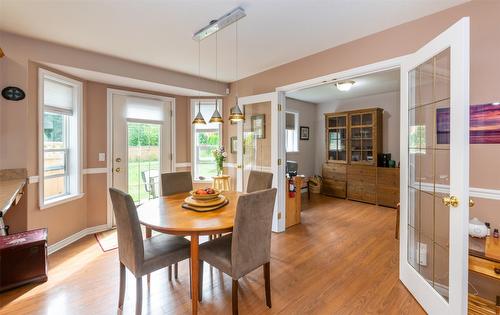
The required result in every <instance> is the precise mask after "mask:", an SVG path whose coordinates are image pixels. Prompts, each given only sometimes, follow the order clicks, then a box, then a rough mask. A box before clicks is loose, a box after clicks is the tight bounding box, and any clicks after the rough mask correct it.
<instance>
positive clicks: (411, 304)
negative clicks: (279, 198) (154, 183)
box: [0, 195, 425, 315]
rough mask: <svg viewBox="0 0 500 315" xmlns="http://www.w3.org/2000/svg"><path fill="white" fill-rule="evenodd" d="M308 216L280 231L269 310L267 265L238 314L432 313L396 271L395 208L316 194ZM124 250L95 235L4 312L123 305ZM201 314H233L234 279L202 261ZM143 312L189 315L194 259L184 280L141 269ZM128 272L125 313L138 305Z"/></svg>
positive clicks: (246, 291) (242, 291) (244, 284)
mask: <svg viewBox="0 0 500 315" xmlns="http://www.w3.org/2000/svg"><path fill="white" fill-rule="evenodd" d="M303 201H304V204H303V212H302V224H301V225H297V226H294V227H291V228H289V229H288V230H287V232H285V233H281V234H273V240H272V260H271V288H272V306H273V307H272V309H268V308H267V306H266V300H265V291H264V277H263V273H262V268H259V269H257V270H256V271H254V272H252V273H250V274H249V275H248V276H246V277H244V278H243V279H241V280H240V281H239V282H240V288H239V311H240V314H287V315H288V314H375V313H380V314H412V315H413V314H425V312H424V311H423V310H422V308H421V307H420V306H419V305H418V303H417V302H416V301H415V299H414V298H413V297H412V296H411V295H410V293H409V292H408V291H407V290H406V288H405V287H404V286H403V285H402V284H401V282H400V281H399V279H398V241H397V240H395V239H394V224H395V216H396V210H395V209H390V208H384V207H377V206H373V205H368V204H364V203H358V202H352V201H347V200H342V199H335V198H330V197H325V196H320V195H313V200H311V201H310V202H308V201H307V198H303ZM117 254H118V252H117V250H113V251H109V252H102V250H101V248H100V247H99V245H98V244H97V242H96V240H95V237H94V236H89V237H86V238H84V239H81V240H80V241H78V242H76V243H74V244H72V245H70V246H68V247H67V248H64V249H62V250H60V251H59V252H57V253H55V254H53V255H51V256H50V257H49V264H50V265H49V281H48V282H46V283H44V284H41V285H29V286H25V287H22V288H19V289H16V290H12V291H9V292H5V293H3V294H0V314H72V315H76V314H116V311H117V303H118V289H119V277H118V276H119V269H120V268H119V263H118V258H117ZM204 274H205V278H204V285H203V302H201V304H200V307H199V314H230V313H231V279H230V278H229V277H227V276H225V275H222V274H221V273H220V272H219V271H217V270H216V269H212V268H210V267H209V266H208V265H205V273H204ZM143 281H144V284H143V285H144V289H143V314H190V311H191V301H190V298H189V275H188V266H187V261H185V262H182V263H181V264H180V265H179V279H178V280H173V281H172V282H169V281H168V279H167V272H166V269H164V270H160V271H158V272H156V273H153V274H152V275H151V283H150V284H149V286H148V285H147V283H146V277H144V280H143ZM134 306H135V281H134V278H133V277H132V275H131V274H130V273H129V272H128V271H127V289H126V295H125V304H124V314H134Z"/></svg>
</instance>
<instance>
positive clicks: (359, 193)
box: [321, 163, 399, 208]
mask: <svg viewBox="0 0 500 315" xmlns="http://www.w3.org/2000/svg"><path fill="white" fill-rule="evenodd" d="M321 190H322V193H323V194H325V195H328V196H332V197H337V198H347V199H350V200H356V201H362V202H367V203H372V204H377V205H380V206H385V207H391V208H396V205H397V204H398V202H399V168H387V167H375V166H370V165H347V164H338V163H324V164H323V185H322V188H321Z"/></svg>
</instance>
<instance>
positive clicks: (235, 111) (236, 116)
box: [229, 22, 245, 122]
mask: <svg viewBox="0 0 500 315" xmlns="http://www.w3.org/2000/svg"><path fill="white" fill-rule="evenodd" d="M235 27H236V31H235V37H236V40H235V42H236V49H235V51H236V58H235V59H236V67H235V68H236V78H235V85H236V88H235V91H236V96H235V104H234V107H232V108H231V110H230V112H229V120H230V121H231V122H237V121H244V120H245V115H244V114H243V112H242V111H241V109H240V106H239V105H238V89H237V86H238V83H237V82H238V22H236V26H235Z"/></svg>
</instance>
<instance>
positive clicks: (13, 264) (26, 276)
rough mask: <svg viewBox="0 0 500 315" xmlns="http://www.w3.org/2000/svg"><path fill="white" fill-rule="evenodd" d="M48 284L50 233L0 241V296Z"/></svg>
mask: <svg viewBox="0 0 500 315" xmlns="http://www.w3.org/2000/svg"><path fill="white" fill-rule="evenodd" d="M43 281H47V229H37V230H31V231H26V232H21V233H15V234H10V235H7V236H1V237H0V292H2V291H5V290H9V289H12V288H15V287H18V286H21V285H24V284H27V283H30V282H43Z"/></svg>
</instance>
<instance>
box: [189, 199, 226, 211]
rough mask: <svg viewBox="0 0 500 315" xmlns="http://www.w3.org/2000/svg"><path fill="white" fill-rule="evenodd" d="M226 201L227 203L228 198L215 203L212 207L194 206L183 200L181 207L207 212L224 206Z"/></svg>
mask: <svg viewBox="0 0 500 315" xmlns="http://www.w3.org/2000/svg"><path fill="white" fill-rule="evenodd" d="M228 203H229V200H227V199H226V201H224V202H223V203H221V204H220V205H216V206H213V207H196V206H192V205H190V204H188V203H185V202H184V203H183V204H182V207H183V208H184V209H189V210H193V211H196V212H207V211H214V210H217V209H220V208H222V207H224V206H225V205H227V204H228Z"/></svg>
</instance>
